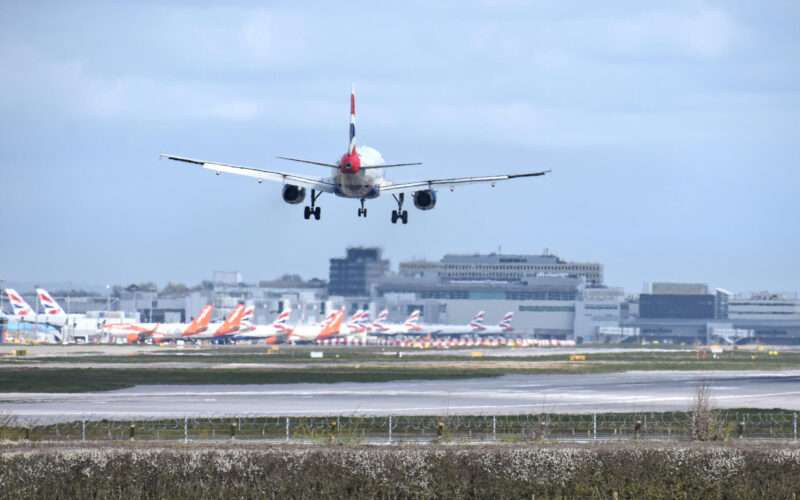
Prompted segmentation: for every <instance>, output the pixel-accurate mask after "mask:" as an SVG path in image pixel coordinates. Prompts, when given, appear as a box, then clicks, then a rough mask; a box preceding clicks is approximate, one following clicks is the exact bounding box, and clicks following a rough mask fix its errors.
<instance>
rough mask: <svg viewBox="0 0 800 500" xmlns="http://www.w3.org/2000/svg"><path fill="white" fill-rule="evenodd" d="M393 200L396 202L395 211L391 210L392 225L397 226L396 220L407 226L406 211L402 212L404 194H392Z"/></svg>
mask: <svg viewBox="0 0 800 500" xmlns="http://www.w3.org/2000/svg"><path fill="white" fill-rule="evenodd" d="M392 196H394V200H395V201H396V202H397V210H392V224H397V219H400V220H402V221H403V224H408V210H403V199H404V198H405V194H404V193H400V195H399V196H398V195H396V194H393V195H392Z"/></svg>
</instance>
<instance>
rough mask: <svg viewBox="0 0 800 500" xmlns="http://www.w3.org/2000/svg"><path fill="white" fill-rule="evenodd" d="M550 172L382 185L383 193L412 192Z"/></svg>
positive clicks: (542, 173) (534, 175)
mask: <svg viewBox="0 0 800 500" xmlns="http://www.w3.org/2000/svg"><path fill="white" fill-rule="evenodd" d="M548 172H550V171H549V170H544V171H542V172H530V173H526V174H507V175H487V176H484V177H456V178H454V179H436V180H430V181H417V182H402V183H396V184H385V185H382V186H381V194H384V193H397V192H401V193H403V192H411V191H419V190H424V189H433V188H434V187H437V186H450V187H453V186H456V185H461V184H482V183H486V182H492V183H494V182H497V181H507V180H509V179H517V178H519V177H536V176H539V175H544V174H546V173H548Z"/></svg>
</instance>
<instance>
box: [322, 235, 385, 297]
mask: <svg viewBox="0 0 800 500" xmlns="http://www.w3.org/2000/svg"><path fill="white" fill-rule="evenodd" d="M382 252H383V251H382V250H381V249H380V248H375V247H370V248H366V247H350V248H348V249H347V256H346V257H345V258H343V259H341V258H337V259H331V260H330V279H329V280H328V292H329V293H330V294H331V295H342V296H345V297H365V296H368V295H369V294H370V290H371V288H372V286H373V285H374V284H376V283H377V282H378V281H379V280H380V279H381V278H383V277H384V276H385V275H386V274H387V273H388V272H389V261H388V260H385V259H382V258H381V257H382Z"/></svg>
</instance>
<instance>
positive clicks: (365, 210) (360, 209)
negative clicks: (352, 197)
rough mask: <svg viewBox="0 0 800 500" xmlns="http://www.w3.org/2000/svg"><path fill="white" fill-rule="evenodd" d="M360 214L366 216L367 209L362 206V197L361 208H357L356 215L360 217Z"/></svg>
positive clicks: (362, 199) (362, 200)
mask: <svg viewBox="0 0 800 500" xmlns="http://www.w3.org/2000/svg"><path fill="white" fill-rule="evenodd" d="M362 215H363V216H364V217H366V216H367V209H366V208H364V198H361V208H359V209H358V216H359V217H361V216H362Z"/></svg>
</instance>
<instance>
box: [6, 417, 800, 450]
mask: <svg viewBox="0 0 800 500" xmlns="http://www.w3.org/2000/svg"><path fill="white" fill-rule="evenodd" d="M0 438H2V439H4V440H12V441H14V440H32V441H34V440H37V441H115V440H131V439H133V440H142V441H186V442H189V441H222V440H232V439H233V440H261V441H268V442H311V443H313V442H331V441H335V442H351V443H404V442H423V443H424V442H506V443H514V442H526V441H591V440H604V441H609V440H632V439H646V440H676V441H683V440H687V441H688V440H707V441H719V440H732V439H773V440H797V412H790V411H769V410H763V411H759V410H751V411H720V410H715V411H708V412H703V413H694V412H664V413H655V412H648V413H589V414H553V413H540V414H523V415H444V416H441V415H440V416H436V415H427V416H408V415H380V416H341V415H340V416H328V417H300V416H263V415H248V414H243V415H218V414H212V415H204V416H197V415H193V416H188V415H187V416H185V417H181V418H173V419H162V420H153V419H142V418H136V419H130V418H125V417H124V416H119V417H114V418H108V417H106V418H101V417H98V416H92V415H86V416H85V417H81V418H79V419H76V420H73V421H70V422H62V423H44V422H36V421H35V420H29V419H26V425H19V424H17V423H16V422H15V417H8V418H7V422H5V423H2V422H0Z"/></svg>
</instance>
